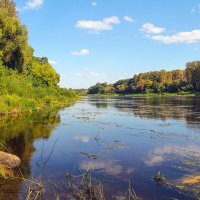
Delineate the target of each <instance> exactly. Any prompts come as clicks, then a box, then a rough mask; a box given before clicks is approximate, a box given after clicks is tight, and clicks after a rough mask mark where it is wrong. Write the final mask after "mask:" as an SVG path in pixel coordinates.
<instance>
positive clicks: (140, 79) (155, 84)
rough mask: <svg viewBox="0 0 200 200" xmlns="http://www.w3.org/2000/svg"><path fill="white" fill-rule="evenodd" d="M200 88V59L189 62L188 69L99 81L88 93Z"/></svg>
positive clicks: (172, 91) (145, 91) (181, 90)
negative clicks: (112, 82) (111, 81)
mask: <svg viewBox="0 0 200 200" xmlns="http://www.w3.org/2000/svg"><path fill="white" fill-rule="evenodd" d="M193 90H196V91H199V90H200V61H197V62H191V63H188V64H187V67H186V70H173V71H165V70H161V71H154V72H146V73H139V74H137V75H134V76H133V78H131V79H125V80H120V81H117V82H116V83H114V84H107V83H97V84H96V85H94V86H92V87H90V88H89V89H88V94H151V93H157V94H159V93H175V92H179V93H184V92H190V91H193Z"/></svg>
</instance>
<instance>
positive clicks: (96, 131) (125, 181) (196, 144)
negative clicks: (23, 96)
mask: <svg viewBox="0 0 200 200" xmlns="http://www.w3.org/2000/svg"><path fill="white" fill-rule="evenodd" d="M0 143H1V149H2V150H3V149H5V148H6V149H7V151H9V152H10V153H13V154H16V155H17V156H19V157H20V158H21V160H22V164H21V166H20V170H21V172H22V173H23V176H24V180H21V179H18V180H9V179H8V180H1V181H0V199H1V200H4V199H5V200H15V199H16V200H18V199H19V200H21V199H26V198H25V196H26V186H27V184H29V182H28V181H25V180H26V179H30V180H33V179H34V178H38V177H39V176H40V177H41V179H42V182H43V184H44V186H45V190H44V191H43V192H44V194H43V196H42V197H41V199H50V200H51V199H56V197H57V198H58V196H59V199H60V200H62V199H63V200H64V199H73V198H72V196H71V194H70V192H69V191H68V180H67V177H66V175H67V174H68V175H69V174H70V175H71V176H75V177H76V178H75V180H74V181H75V182H76V181H77V179H78V178H77V177H79V176H80V175H81V174H83V173H84V172H85V171H86V170H90V173H91V176H92V179H93V181H94V182H96V181H98V182H101V183H102V184H103V185H104V192H105V196H106V199H108V200H109V199H116V200H120V199H123V198H122V197H123V195H124V194H125V192H126V190H127V189H128V187H129V183H130V184H131V187H132V188H133V189H134V191H135V193H136V194H137V196H138V198H141V199H144V200H146V199H155V200H157V199H158V200H165V199H180V200H185V199H186V200H187V199H197V197H198V196H199V197H200V189H199V188H200V183H199V181H198V180H196V182H195V183H194V184H185V183H184V180H187V179H191V178H192V177H198V176H199V175H200V98H199V97H154V98H143V97H141V98H139V97H138V98H136V97H135V98H94V97H85V98H82V99H81V100H79V101H78V102H77V103H76V104H74V105H71V106H69V107H66V108H63V109H60V110H57V111H51V112H50V111H43V112H36V113H33V114H26V115H11V116H9V117H8V116H1V117H0ZM158 172H160V174H161V175H162V177H163V179H164V182H163V183H158V182H156V181H155V180H154V178H153V177H154V176H155V175H156V174H157V173H158Z"/></svg>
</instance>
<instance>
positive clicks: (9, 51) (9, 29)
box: [0, 0, 32, 73]
mask: <svg viewBox="0 0 200 200" xmlns="http://www.w3.org/2000/svg"><path fill="white" fill-rule="evenodd" d="M31 57H32V51H31V48H30V47H29V44H28V31H27V28H26V27H25V26H24V25H21V24H20V20H19V18H18V17H17V16H16V10H15V5H14V3H13V1H11V0H0V58H1V60H2V61H3V64H4V65H5V66H6V67H9V68H12V69H17V70H18V71H19V72H20V73H21V72H23V70H24V68H25V66H26V65H27V64H28V62H29V61H30V59H31Z"/></svg>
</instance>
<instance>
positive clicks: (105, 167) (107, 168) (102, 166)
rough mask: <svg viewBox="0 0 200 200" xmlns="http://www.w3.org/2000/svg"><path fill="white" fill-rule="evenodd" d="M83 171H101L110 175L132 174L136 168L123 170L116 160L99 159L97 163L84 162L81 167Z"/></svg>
mask: <svg viewBox="0 0 200 200" xmlns="http://www.w3.org/2000/svg"><path fill="white" fill-rule="evenodd" d="M80 167H81V169H82V170H87V169H88V168H90V170H99V171H102V172H104V173H107V174H110V175H120V174H122V173H123V174H124V173H125V174H131V173H133V172H134V168H127V169H123V167H122V166H121V165H120V164H118V163H117V161H115V160H104V159H98V160H95V161H91V162H90V161H83V162H82V163H81V165H80Z"/></svg>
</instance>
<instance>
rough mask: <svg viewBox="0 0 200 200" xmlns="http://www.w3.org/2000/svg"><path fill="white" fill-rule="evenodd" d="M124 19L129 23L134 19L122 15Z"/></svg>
mask: <svg viewBox="0 0 200 200" xmlns="http://www.w3.org/2000/svg"><path fill="white" fill-rule="evenodd" d="M124 20H125V21H127V22H130V23H133V22H135V20H134V19H133V18H131V17H129V16H124Z"/></svg>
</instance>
